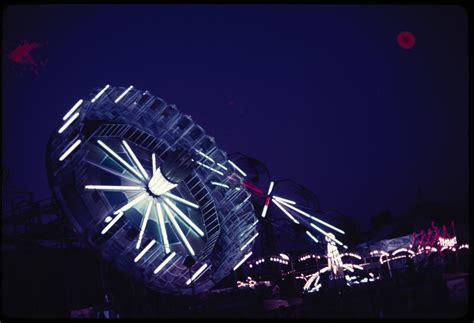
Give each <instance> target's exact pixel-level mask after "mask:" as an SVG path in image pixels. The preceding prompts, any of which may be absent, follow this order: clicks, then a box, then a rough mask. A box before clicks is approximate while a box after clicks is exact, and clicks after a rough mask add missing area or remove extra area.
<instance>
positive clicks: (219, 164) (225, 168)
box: [217, 163, 227, 170]
mask: <svg viewBox="0 0 474 323" xmlns="http://www.w3.org/2000/svg"><path fill="white" fill-rule="evenodd" d="M217 166H219V167H220V168H222V169H223V170H227V167H225V166H224V165H222V164H221V163H217Z"/></svg>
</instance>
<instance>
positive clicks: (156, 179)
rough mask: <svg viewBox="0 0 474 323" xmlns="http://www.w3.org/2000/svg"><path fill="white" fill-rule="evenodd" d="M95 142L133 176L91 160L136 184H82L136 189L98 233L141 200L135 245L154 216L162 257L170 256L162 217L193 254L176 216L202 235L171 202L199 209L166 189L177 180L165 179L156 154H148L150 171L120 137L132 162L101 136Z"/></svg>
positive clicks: (113, 188) (116, 188) (139, 256)
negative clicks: (159, 236) (139, 220)
mask: <svg viewBox="0 0 474 323" xmlns="http://www.w3.org/2000/svg"><path fill="white" fill-rule="evenodd" d="M97 144H98V145H99V146H100V147H101V149H102V150H103V151H104V152H105V153H106V154H107V156H108V157H110V158H112V159H114V160H115V161H116V162H117V163H119V164H120V165H121V166H122V167H123V168H124V169H126V170H127V171H128V173H130V174H131V175H132V176H133V178H131V177H130V176H126V175H124V174H123V173H120V172H116V171H113V170H111V169H109V168H107V167H101V166H100V165H98V164H94V163H91V164H93V165H96V166H97V167H100V168H101V169H102V170H105V171H107V172H109V173H111V174H114V175H116V176H120V177H122V178H126V179H127V180H129V181H132V182H133V183H136V185H86V186H85V189H87V190H101V191H114V192H138V193H137V194H136V195H134V196H132V197H129V198H128V200H127V203H126V204H124V205H123V206H121V207H120V208H118V209H117V210H115V211H114V212H113V215H114V217H110V216H109V217H107V218H106V219H105V222H106V223H108V224H107V225H106V226H105V227H104V228H103V230H102V231H101V233H102V234H106V233H107V232H108V231H109V230H110V228H112V227H113V226H114V224H115V223H117V221H118V220H119V219H120V218H121V217H122V216H123V215H124V214H125V213H126V212H127V211H128V210H130V209H132V208H134V207H135V209H136V210H137V211H139V208H138V207H137V206H138V204H139V203H140V204H142V205H143V203H144V204H145V205H146V207H145V208H144V212H143V211H142V212H140V213H141V215H142V221H141V225H140V231H139V234H138V238H137V241H136V245H135V247H136V249H140V248H141V245H142V241H143V236H144V234H145V229H146V227H147V224H148V221H149V220H150V218H151V217H154V218H155V219H156V222H157V223H158V227H159V232H160V235H161V240H162V243H163V247H164V249H165V253H166V254H168V258H166V260H168V261H170V260H171V258H172V257H174V256H175V254H176V253H175V252H173V253H171V254H170V252H171V248H170V242H169V239H168V233H167V231H166V226H165V221H166V220H168V222H169V223H170V224H171V226H172V227H173V230H174V232H175V233H176V235H177V236H178V239H179V240H180V242H181V243H182V244H183V245H184V247H185V248H186V250H187V252H188V253H189V254H190V255H191V256H195V250H194V249H193V247H192V245H191V243H190V242H189V240H188V238H187V237H186V235H185V234H184V232H183V230H182V228H181V226H180V224H179V223H178V221H177V220H176V218H179V219H180V220H181V223H183V224H185V225H186V226H187V227H188V228H189V229H191V230H192V231H193V232H194V233H196V234H197V235H198V236H199V237H204V236H205V234H204V232H203V231H202V230H201V229H200V228H199V226H197V225H196V224H195V223H194V222H193V221H192V220H191V219H190V218H189V217H188V216H187V215H186V214H185V213H184V212H183V211H181V209H180V208H178V207H177V206H176V204H175V203H180V204H183V205H186V206H187V207H190V208H194V209H199V205H197V204H195V203H193V202H191V201H188V200H186V199H184V198H182V197H179V196H177V195H175V194H172V193H171V192H170V191H171V190H172V189H174V188H175V187H177V184H175V183H172V182H170V181H168V180H167V179H166V178H165V177H164V176H163V174H162V173H161V170H160V167H157V162H156V155H155V154H154V153H153V154H152V155H151V162H152V170H151V174H150V173H148V171H147V170H146V169H145V167H143V165H142V163H141V162H140V160H139V159H138V157H137V156H136V154H135V153H134V151H133V150H132V148H131V147H130V145H129V144H128V143H127V142H126V141H125V140H122V142H121V144H122V147H123V148H124V151H125V152H126V154H127V156H128V157H129V159H130V161H131V162H132V163H129V162H127V161H126V160H124V158H122V157H121V156H120V155H119V154H118V153H116V152H115V151H114V150H113V149H112V148H110V147H109V146H108V145H107V144H106V143H104V142H103V141H101V140H97ZM155 243H156V240H152V241H151V242H149V244H148V245H147V246H146V247H145V248H144V249H143V250H142V251H141V253H140V254H138V256H137V257H136V258H135V262H137V261H138V260H140V259H141V257H143V255H144V254H145V253H146V252H147V251H148V250H149V249H150V248H151V247H152V246H153V245H154V244H155Z"/></svg>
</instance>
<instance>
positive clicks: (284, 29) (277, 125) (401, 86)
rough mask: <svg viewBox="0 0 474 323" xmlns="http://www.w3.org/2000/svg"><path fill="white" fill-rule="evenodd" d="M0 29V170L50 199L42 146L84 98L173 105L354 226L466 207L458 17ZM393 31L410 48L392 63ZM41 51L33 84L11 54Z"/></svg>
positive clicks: (342, 10) (274, 9)
mask: <svg viewBox="0 0 474 323" xmlns="http://www.w3.org/2000/svg"><path fill="white" fill-rule="evenodd" d="M3 14H4V16H3V46H2V48H3V89H2V90H3V95H2V97H3V102H2V113H3V116H2V117H3V118H2V134H3V138H2V140H3V141H2V151H3V156H2V157H3V163H4V165H5V166H6V167H7V168H8V171H9V173H10V178H9V181H10V186H14V187H16V188H18V189H22V190H26V191H32V192H33V194H34V198H35V199H40V198H45V197H48V196H50V195H51V192H50V189H49V186H48V182H47V179H46V169H45V164H44V159H45V156H44V154H45V147H46V143H47V140H48V137H49V135H50V134H51V133H52V132H53V131H56V129H57V127H58V126H59V125H60V124H61V118H62V116H63V115H64V114H65V113H66V112H67V111H68V110H69V109H70V108H71V107H72V106H73V105H74V103H76V102H77V101H78V100H79V99H80V98H88V95H89V93H90V92H92V90H94V89H95V88H97V87H103V86H105V85H106V84H110V85H111V86H125V87H128V86H129V85H134V87H136V88H138V89H142V90H149V91H150V92H151V93H152V94H154V95H157V96H159V97H162V98H163V99H165V100H166V101H167V102H168V103H174V104H176V105H177V107H178V109H180V110H181V111H182V112H184V113H186V114H189V115H191V116H192V118H193V119H194V120H195V121H196V122H197V123H198V124H200V125H201V126H202V127H203V128H204V129H205V130H206V131H207V132H208V133H209V134H210V135H211V136H214V137H215V138H216V141H217V144H218V145H219V146H220V147H221V148H222V149H224V150H225V151H227V152H229V153H230V152H237V151H239V152H242V153H245V154H247V155H250V156H253V157H255V158H257V159H259V160H261V161H262V162H264V163H265V164H266V165H267V166H268V168H269V170H270V172H271V174H272V176H273V178H274V179H282V178H292V179H294V180H295V181H297V182H299V183H300V184H302V185H304V186H306V187H308V188H309V189H311V190H313V191H314V192H315V193H316V194H317V195H318V196H319V200H320V202H321V207H322V208H328V209H329V208H330V209H339V210H340V211H342V212H343V213H344V214H346V215H348V216H351V217H354V218H356V219H359V220H361V224H363V223H365V222H368V219H369V218H370V217H372V216H374V215H376V214H377V213H379V212H380V211H383V210H390V211H392V213H393V214H395V215H396V214H399V213H400V212H403V211H406V210H407V209H408V208H409V207H411V205H412V204H414V203H415V201H416V192H417V188H418V187H421V189H422V191H423V195H424V197H425V199H427V200H431V201H436V202H439V203H443V204H447V205H452V206H456V207H459V208H461V209H463V210H465V212H466V215H467V208H468V191H467V188H468V161H467V158H468V119H467V117H468V101H467V98H468V87H467V81H468V65H467V58H468V52H467V15H466V12H465V11H464V9H463V8H462V7H456V6H368V5H367V6H349V5H339V6H329V5H198V6H196V5H137V6H131V5H42V6H11V7H8V8H7V10H6V11H4V13H3ZM402 31H409V32H411V33H412V34H413V35H414V36H415V38H416V43H415V45H414V47H412V48H411V49H403V48H401V47H400V46H399V44H398V43H397V35H398V34H399V33H400V32H402ZM23 41H25V42H38V43H40V44H43V47H42V48H39V49H35V50H33V51H32V55H35V54H36V52H37V53H38V54H37V55H40V53H41V55H43V56H42V58H41V59H45V58H47V65H46V67H45V68H41V69H40V70H39V72H38V74H37V75H36V74H35V73H34V71H31V70H28V69H26V70H25V69H24V68H23V69H19V68H18V65H19V64H18V63H15V62H13V61H12V60H11V59H10V58H9V53H11V51H12V50H13V49H15V47H17V46H18V45H19V44H21V43H22V42H23Z"/></svg>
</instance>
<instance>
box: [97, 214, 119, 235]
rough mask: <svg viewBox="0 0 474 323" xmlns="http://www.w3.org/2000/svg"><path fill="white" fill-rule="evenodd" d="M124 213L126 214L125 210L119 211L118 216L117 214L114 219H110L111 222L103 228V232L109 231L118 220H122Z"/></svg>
mask: <svg viewBox="0 0 474 323" xmlns="http://www.w3.org/2000/svg"><path fill="white" fill-rule="evenodd" d="M123 215H124V213H123V212H119V213H118V214H117V216H116V217H115V218H114V219H113V220H112V221H110V222H109V224H107V226H106V227H105V228H104V229H102V232H101V234H105V233H107V231H109V229H110V228H111V227H112V226H113V225H114V224H115V223H116V222H117V221H118V220H120V218H121V217H122V216H123Z"/></svg>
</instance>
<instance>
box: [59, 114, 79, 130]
mask: <svg viewBox="0 0 474 323" xmlns="http://www.w3.org/2000/svg"><path fill="white" fill-rule="evenodd" d="M77 117H79V112H76V113H74V115H73V116H72V117H71V119H69V120H68V121H66V123H64V124H63V126H62V127H61V128H59V130H58V133H63V132H64V130H66V129H67V127H69V125H70V124H71V123H73V122H74V120H76V119H77Z"/></svg>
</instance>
